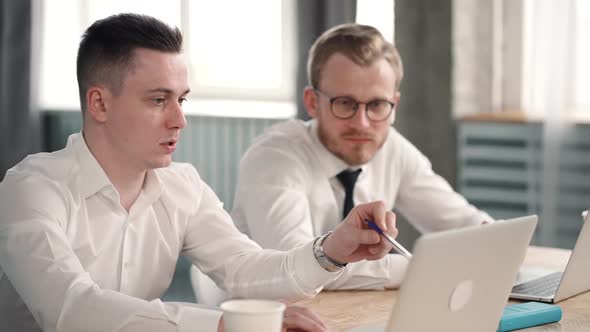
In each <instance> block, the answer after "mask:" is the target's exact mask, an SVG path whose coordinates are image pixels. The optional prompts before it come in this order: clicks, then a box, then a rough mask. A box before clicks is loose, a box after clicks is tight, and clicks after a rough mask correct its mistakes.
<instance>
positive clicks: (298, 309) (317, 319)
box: [285, 305, 326, 328]
mask: <svg viewBox="0 0 590 332" xmlns="http://www.w3.org/2000/svg"><path fill="white" fill-rule="evenodd" d="M291 312H298V313H299V314H301V315H303V316H305V317H307V318H309V319H311V320H313V321H315V322H316V323H317V324H319V325H321V326H322V327H324V328H326V324H324V322H323V321H322V319H321V318H320V316H318V315H317V314H316V313H315V312H313V311H312V310H310V309H308V308H306V307H302V306H297V305H292V306H289V307H287V310H286V311H285V315H288V314H290V313H291Z"/></svg>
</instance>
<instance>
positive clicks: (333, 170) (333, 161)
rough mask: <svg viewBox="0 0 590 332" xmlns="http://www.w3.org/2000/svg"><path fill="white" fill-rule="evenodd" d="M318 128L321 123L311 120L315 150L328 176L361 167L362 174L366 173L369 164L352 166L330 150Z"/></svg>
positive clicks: (309, 129)
mask: <svg viewBox="0 0 590 332" xmlns="http://www.w3.org/2000/svg"><path fill="white" fill-rule="evenodd" d="M318 130H319V125H318V122H317V120H315V119H313V120H310V121H309V123H308V132H309V134H310V136H311V140H312V142H313V145H314V147H315V150H316V152H317V153H318V155H319V160H320V163H321V165H322V168H323V169H324V171H325V172H326V175H327V176H328V178H333V177H335V176H336V175H338V173H340V172H342V171H344V170H345V169H352V170H357V169H359V168H360V169H362V170H363V172H361V176H362V175H363V173H366V168H367V164H364V165H361V166H356V167H351V166H350V165H348V164H347V163H346V162H344V160H342V159H340V158H338V157H337V156H335V155H334V154H333V153H332V152H330V150H328V149H327V148H326V147H325V146H324V144H323V143H322V141H321V140H320V137H319V135H318Z"/></svg>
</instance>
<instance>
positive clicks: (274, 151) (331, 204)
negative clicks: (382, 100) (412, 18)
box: [232, 120, 492, 289]
mask: <svg viewBox="0 0 590 332" xmlns="http://www.w3.org/2000/svg"><path fill="white" fill-rule="evenodd" d="M348 167H349V166H348V165H347V164H346V163H345V162H344V161H342V160H341V159H339V158H337V157H336V156H335V155H333V154H332V153H331V152H329V151H328V150H327V149H326V148H325V147H324V145H323V144H322V143H321V142H320V140H319V138H318V136H317V122H315V120H312V121H309V122H302V121H300V120H290V121H286V122H282V123H279V124H276V125H274V126H273V127H271V128H269V129H268V130H267V131H266V132H265V133H264V134H263V135H262V136H261V137H259V138H257V139H256V140H255V141H254V143H253V145H252V146H251V147H250V148H249V149H248V151H247V152H246V153H245V155H244V157H243V158H242V160H241V162H240V167H239V174H238V184H237V188H236V197H235V200H234V209H233V211H232V218H233V220H234V222H235V223H236V226H237V227H238V229H240V230H241V231H242V232H244V233H246V234H248V235H249V236H250V237H251V238H252V239H253V240H254V241H256V242H258V243H259V244H260V245H261V246H262V247H263V248H272V249H280V250H289V249H291V248H295V247H297V246H300V245H302V244H304V243H307V242H308V241H309V240H310V239H312V238H314V237H315V236H318V235H321V234H325V233H326V232H328V231H330V230H332V229H334V227H336V225H337V224H338V223H340V222H341V221H342V209H343V202H344V195H345V193H344V188H343V187H342V185H341V184H340V182H339V181H338V179H337V178H336V175H337V174H338V173H340V172H341V171H343V170H345V169H347V168H348ZM361 168H362V172H361V173H360V175H359V178H358V180H357V183H356V186H355V188H354V201H355V203H356V204H359V203H366V202H371V201H376V200H382V201H384V202H385V204H386V206H387V208H389V209H394V208H395V209H396V210H397V211H399V212H401V213H402V214H403V215H404V216H405V217H407V218H408V219H409V221H410V222H411V223H412V224H413V225H414V226H415V227H416V228H417V229H418V230H419V231H421V232H433V231H439V230H445V229H450V228H455V227H462V226H466V225H473V224H479V223H481V222H483V221H491V220H492V218H491V217H490V216H489V215H487V214H486V213H484V212H482V211H480V210H478V209H476V208H475V207H474V206H472V205H470V204H469V203H468V202H467V201H466V200H465V199H464V198H463V197H462V196H460V195H459V194H457V193H456V192H455V191H453V189H452V188H451V187H450V185H449V184H448V183H447V182H446V181H445V180H444V179H443V178H442V177H440V176H438V175H437V174H435V173H434V172H433V171H432V167H431V165H430V162H429V161H428V159H427V158H426V157H425V156H424V155H423V154H422V153H420V152H419V151H418V149H416V147H414V146H413V145H412V144H411V143H410V142H408V141H407V140H406V139H405V138H404V137H403V136H401V135H400V134H399V133H398V132H397V131H396V130H395V129H393V128H391V129H390V131H389V134H388V137H387V140H386V142H385V144H384V145H383V147H382V148H381V149H380V150H379V151H378V152H377V154H376V155H375V156H374V158H373V159H372V160H371V161H370V162H369V163H367V164H365V165H362V166H361ZM406 267H407V261H406V260H405V258H403V257H401V255H387V256H386V257H385V258H383V259H381V260H378V261H362V262H358V263H354V264H349V265H348V267H347V268H346V271H344V274H343V275H342V276H341V277H340V278H338V279H337V280H335V281H333V282H332V283H330V284H329V285H327V286H326V288H327V289H382V288H384V287H385V288H392V287H397V286H399V284H400V282H401V280H402V278H403V275H404V273H405V269H406Z"/></svg>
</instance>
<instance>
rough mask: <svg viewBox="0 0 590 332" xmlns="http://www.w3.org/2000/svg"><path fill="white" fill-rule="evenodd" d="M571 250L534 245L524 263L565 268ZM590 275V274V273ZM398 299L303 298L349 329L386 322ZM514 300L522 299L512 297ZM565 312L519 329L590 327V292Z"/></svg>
mask: <svg viewBox="0 0 590 332" xmlns="http://www.w3.org/2000/svg"><path fill="white" fill-rule="evenodd" d="M570 253H571V252H570V251H569V250H563V249H554V248H543V247H530V248H529V249H528V252H527V256H526V258H525V261H524V266H525V267H526V266H531V267H533V266H534V267H543V268H548V269H556V270H563V269H565V265H566V264H567V260H568V258H569V255H570ZM589 277H590V276H589ZM396 299H397V290H388V291H324V292H321V293H320V294H319V295H318V296H316V297H315V298H313V299H309V300H304V301H300V302H299V303H298V304H303V305H305V306H307V307H309V308H311V309H312V310H314V311H315V312H316V313H318V314H319V315H320V316H321V317H322V318H323V319H324V320H325V322H326V323H327V324H328V326H329V327H330V328H331V330H334V331H346V330H348V329H350V328H353V327H357V326H365V325H378V324H385V322H387V320H388V319H389V315H390V313H391V309H392V307H393V305H394V304H395V301H396ZM509 302H510V303H518V301H513V300H510V301H509ZM558 305H559V306H560V307H561V309H562V312H563V316H562V319H561V321H560V322H558V323H554V324H548V325H543V326H539V327H533V328H528V329H524V330H519V331H527V332H530V331H546V332H552V331H560V332H565V331H567V332H588V331H590V292H586V293H583V294H580V295H578V296H574V297H573V298H569V299H567V300H564V301H561V302H559V303H558Z"/></svg>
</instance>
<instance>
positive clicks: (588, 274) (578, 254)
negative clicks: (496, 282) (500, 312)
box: [510, 214, 590, 303]
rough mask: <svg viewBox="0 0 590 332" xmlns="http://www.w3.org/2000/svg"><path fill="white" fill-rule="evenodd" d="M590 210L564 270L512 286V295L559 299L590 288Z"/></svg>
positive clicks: (546, 300) (528, 298)
mask: <svg viewBox="0 0 590 332" xmlns="http://www.w3.org/2000/svg"><path fill="white" fill-rule="evenodd" d="M589 220H590V214H587V215H586V217H585V221H584V224H583V225H582V230H580V234H579V235H578V240H577V241H576V245H575V246H574V250H572V254H571V256H570V259H569V261H568V262H567V266H566V267H565V271H563V272H560V271H551V272H549V273H547V272H546V273H545V274H544V275H542V276H537V277H536V278H532V279H531V280H528V281H526V282H524V283H519V284H517V285H515V286H514V287H513V288H512V294H510V297H511V298H514V299H522V300H532V301H542V302H548V303H556V302H559V301H561V300H565V299H567V298H569V297H572V296H574V295H578V294H580V293H583V292H585V291H588V290H590V260H589V259H588V255H589V254H590V226H588V223H589ZM525 272H526V271H525Z"/></svg>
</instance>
